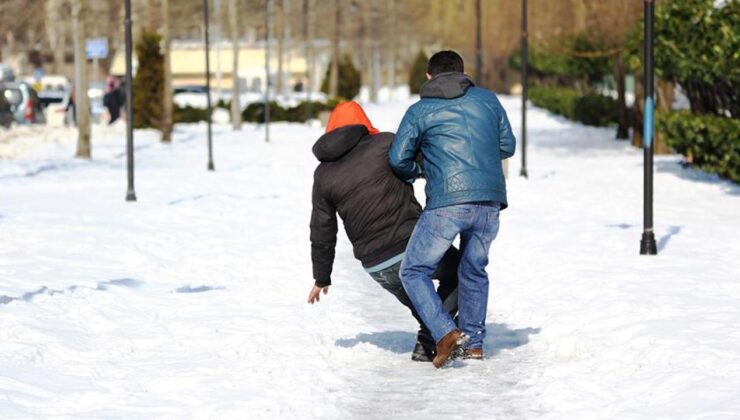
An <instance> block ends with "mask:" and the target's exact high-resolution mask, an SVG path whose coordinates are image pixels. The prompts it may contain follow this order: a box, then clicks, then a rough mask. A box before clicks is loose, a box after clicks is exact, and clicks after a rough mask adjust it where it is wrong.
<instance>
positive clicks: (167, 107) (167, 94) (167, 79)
mask: <svg viewBox="0 0 740 420" xmlns="http://www.w3.org/2000/svg"><path fill="white" fill-rule="evenodd" d="M169 3H170V2H169V0H162V47H163V48H164V51H163V53H164V62H163V72H164V73H163V76H164V80H163V83H164V86H163V89H162V141H163V142H167V143H169V142H171V141H172V125H173V119H172V109H173V104H172V101H173V99H174V98H173V92H172V62H171V60H170V50H171V37H170V6H169Z"/></svg>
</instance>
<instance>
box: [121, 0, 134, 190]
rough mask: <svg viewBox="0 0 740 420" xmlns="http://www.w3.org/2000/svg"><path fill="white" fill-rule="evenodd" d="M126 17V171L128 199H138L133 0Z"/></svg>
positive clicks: (124, 23) (128, 6) (127, 9)
mask: <svg viewBox="0 0 740 420" xmlns="http://www.w3.org/2000/svg"><path fill="white" fill-rule="evenodd" d="M125 7H126V12H125V13H126V17H125V19H124V21H123V27H124V32H125V36H126V172H127V175H128V188H127V190H126V201H136V192H135V191H134V106H133V103H134V86H133V85H134V81H133V77H132V76H131V73H132V69H131V67H132V64H131V61H132V60H131V50H132V48H131V46H132V40H131V0H126V6H125Z"/></svg>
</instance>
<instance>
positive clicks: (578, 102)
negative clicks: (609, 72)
mask: <svg viewBox="0 0 740 420" xmlns="http://www.w3.org/2000/svg"><path fill="white" fill-rule="evenodd" d="M529 99H530V100H531V101H532V103H533V104H534V105H536V106H538V107H540V108H544V109H547V110H548V111H550V112H553V113H555V114H558V115H562V116H564V117H566V118H568V119H571V120H574V121H578V122H581V123H583V124H586V125H593V126H599V127H603V126H607V125H610V124H613V123H615V122H616V110H617V101H615V100H614V99H613V98H610V97H608V96H603V95H597V94H586V95H581V94H580V93H579V92H578V90H577V89H574V88H569V87H562V86H545V85H539V86H532V87H531V88H530V89H529Z"/></svg>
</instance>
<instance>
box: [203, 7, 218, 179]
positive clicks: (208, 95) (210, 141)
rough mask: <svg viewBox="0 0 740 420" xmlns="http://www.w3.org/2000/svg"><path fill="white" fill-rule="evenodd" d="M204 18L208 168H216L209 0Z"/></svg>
mask: <svg viewBox="0 0 740 420" xmlns="http://www.w3.org/2000/svg"><path fill="white" fill-rule="evenodd" d="M203 20H204V23H205V41H206V114H207V115H206V123H207V124H208V170H209V171H213V170H215V169H216V168H215V166H214V165H213V139H212V134H211V58H210V54H211V50H210V46H209V41H208V0H203Z"/></svg>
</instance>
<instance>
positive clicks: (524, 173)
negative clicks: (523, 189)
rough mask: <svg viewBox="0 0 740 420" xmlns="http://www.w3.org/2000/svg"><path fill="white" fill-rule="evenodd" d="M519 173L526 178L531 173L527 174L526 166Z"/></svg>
mask: <svg viewBox="0 0 740 420" xmlns="http://www.w3.org/2000/svg"><path fill="white" fill-rule="evenodd" d="M519 175H520V176H523V177H525V178H529V174H527V170H526V169H524V168H522V170H521V172H519Z"/></svg>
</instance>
